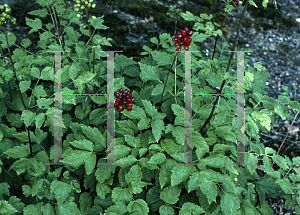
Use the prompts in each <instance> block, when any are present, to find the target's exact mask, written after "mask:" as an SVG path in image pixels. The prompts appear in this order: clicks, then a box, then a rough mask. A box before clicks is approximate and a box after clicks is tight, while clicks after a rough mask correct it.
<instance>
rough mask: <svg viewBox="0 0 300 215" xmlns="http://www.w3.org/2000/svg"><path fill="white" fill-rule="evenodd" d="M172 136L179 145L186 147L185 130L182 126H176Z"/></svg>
mask: <svg viewBox="0 0 300 215" xmlns="http://www.w3.org/2000/svg"><path fill="white" fill-rule="evenodd" d="M172 135H173V137H175V138H176V140H177V143H179V144H180V145H182V146H183V145H184V128H183V127H181V126H175V127H173V128H172Z"/></svg>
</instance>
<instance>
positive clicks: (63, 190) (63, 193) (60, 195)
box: [50, 180, 72, 204]
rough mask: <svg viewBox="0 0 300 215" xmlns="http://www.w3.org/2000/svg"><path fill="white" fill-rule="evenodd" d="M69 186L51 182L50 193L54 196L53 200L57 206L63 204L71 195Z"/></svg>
mask: <svg viewBox="0 0 300 215" xmlns="http://www.w3.org/2000/svg"><path fill="white" fill-rule="evenodd" d="M71 190H72V188H71V186H70V184H68V183H66V182H62V181H58V180H55V181H52V182H51V185H50V191H51V192H52V193H54V194H55V199H56V200H57V202H58V203H59V204H61V203H63V202H64V201H65V200H66V199H67V198H68V196H69V194H70V193H71Z"/></svg>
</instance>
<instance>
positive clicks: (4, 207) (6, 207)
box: [0, 200, 18, 214]
mask: <svg viewBox="0 0 300 215" xmlns="http://www.w3.org/2000/svg"><path fill="white" fill-rule="evenodd" d="M0 205H1V207H0V214H15V213H16V212H18V210H17V209H16V208H14V207H13V206H12V205H10V204H9V203H8V201H5V200H0Z"/></svg>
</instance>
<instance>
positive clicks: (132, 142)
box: [124, 135, 140, 148]
mask: <svg viewBox="0 0 300 215" xmlns="http://www.w3.org/2000/svg"><path fill="white" fill-rule="evenodd" d="M124 137H125V141H126V143H127V144H128V145H129V146H131V147H134V148H138V147H140V138H138V137H133V136H131V135H124Z"/></svg>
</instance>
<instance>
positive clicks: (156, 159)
mask: <svg viewBox="0 0 300 215" xmlns="http://www.w3.org/2000/svg"><path fill="white" fill-rule="evenodd" d="M165 160H166V155H165V154H164V153H161V152H159V153H156V154H154V155H153V156H152V157H151V158H150V160H149V161H148V163H150V164H163V163H164V162H165Z"/></svg>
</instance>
